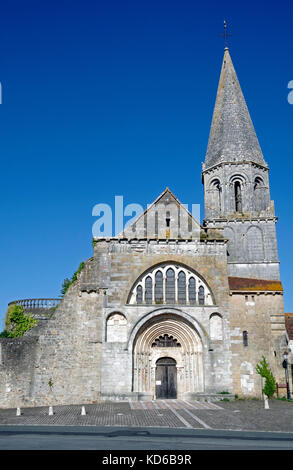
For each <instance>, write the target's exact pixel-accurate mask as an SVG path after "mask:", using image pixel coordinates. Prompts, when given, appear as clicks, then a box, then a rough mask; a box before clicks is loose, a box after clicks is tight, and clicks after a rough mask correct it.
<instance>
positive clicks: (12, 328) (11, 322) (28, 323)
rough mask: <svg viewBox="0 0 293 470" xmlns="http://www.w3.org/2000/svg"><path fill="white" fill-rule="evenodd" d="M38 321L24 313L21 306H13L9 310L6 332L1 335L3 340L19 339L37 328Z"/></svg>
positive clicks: (29, 314)
mask: <svg viewBox="0 0 293 470" xmlns="http://www.w3.org/2000/svg"><path fill="white" fill-rule="evenodd" d="M37 324H38V322H37V320H36V319H35V318H34V317H33V316H32V314H31V313H27V314H26V313H24V311H23V307H22V306H21V305H16V304H13V305H11V306H10V307H9V308H8V311H7V315H6V321H5V330H4V331H2V333H1V335H0V336H1V338H18V337H19V336H23V335H24V333H26V332H27V331H29V330H31V329H32V328H34V327H35V326H37Z"/></svg>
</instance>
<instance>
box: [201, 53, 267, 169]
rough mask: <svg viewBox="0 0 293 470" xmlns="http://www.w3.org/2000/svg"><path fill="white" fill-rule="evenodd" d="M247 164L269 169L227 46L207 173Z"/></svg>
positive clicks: (207, 161)
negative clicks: (224, 165) (218, 167)
mask: <svg viewBox="0 0 293 470" xmlns="http://www.w3.org/2000/svg"><path fill="white" fill-rule="evenodd" d="M243 161H252V162H255V163H259V164H260V165H263V166H267V164H266V162H265V160H264V157H263V154H262V151H261V148H260V145H259V142H258V139H257V136H256V133H255V130H254V127H253V123H252V121H251V118H250V115H249V111H248V108H247V105H246V102H245V99H244V96H243V94H242V91H241V88H240V85H239V81H238V78H237V75H236V72H235V69H234V66H233V63H232V60H231V57H230V54H229V50H228V47H227V46H226V47H225V52H224V59H223V65H222V70H221V75H220V81H219V86H218V91H217V98H216V104H215V109H214V114H213V119H212V125H211V130H210V136H209V143H208V148H207V153H206V160H205V165H204V169H207V168H209V167H211V166H213V165H216V164H217V163H220V162H243Z"/></svg>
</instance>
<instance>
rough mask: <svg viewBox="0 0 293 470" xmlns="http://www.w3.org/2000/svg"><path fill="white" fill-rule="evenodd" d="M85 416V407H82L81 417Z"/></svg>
mask: <svg viewBox="0 0 293 470" xmlns="http://www.w3.org/2000/svg"><path fill="white" fill-rule="evenodd" d="M85 415H86V412H85V407H84V406H82V407H81V416H85Z"/></svg>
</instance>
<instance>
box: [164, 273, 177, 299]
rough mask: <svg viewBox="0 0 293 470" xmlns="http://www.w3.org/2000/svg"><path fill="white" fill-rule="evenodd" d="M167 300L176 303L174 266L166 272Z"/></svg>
mask: <svg viewBox="0 0 293 470" xmlns="http://www.w3.org/2000/svg"><path fill="white" fill-rule="evenodd" d="M166 302H167V304H173V303H175V273H174V271H173V269H172V268H169V269H168V271H167V272H166Z"/></svg>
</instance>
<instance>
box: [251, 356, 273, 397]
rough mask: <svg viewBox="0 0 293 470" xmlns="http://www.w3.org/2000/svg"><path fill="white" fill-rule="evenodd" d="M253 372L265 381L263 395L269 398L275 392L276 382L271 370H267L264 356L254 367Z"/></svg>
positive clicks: (267, 366)
mask: <svg viewBox="0 0 293 470" xmlns="http://www.w3.org/2000/svg"><path fill="white" fill-rule="evenodd" d="M255 370H256V372H257V374H259V375H260V376H261V377H263V378H264V379H265V385H264V388H263V393H264V395H266V396H267V397H268V398H271V397H272V396H273V395H274V393H275V391H276V380H275V378H274V376H273V373H272V371H271V369H270V368H269V365H268V362H267V360H266V358H265V356H262V360H261V361H260V362H259V363H258V364H257V365H256V368H255Z"/></svg>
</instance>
